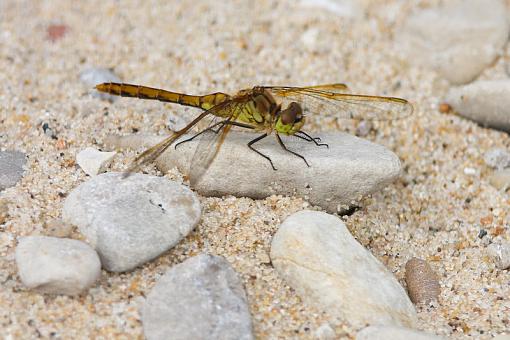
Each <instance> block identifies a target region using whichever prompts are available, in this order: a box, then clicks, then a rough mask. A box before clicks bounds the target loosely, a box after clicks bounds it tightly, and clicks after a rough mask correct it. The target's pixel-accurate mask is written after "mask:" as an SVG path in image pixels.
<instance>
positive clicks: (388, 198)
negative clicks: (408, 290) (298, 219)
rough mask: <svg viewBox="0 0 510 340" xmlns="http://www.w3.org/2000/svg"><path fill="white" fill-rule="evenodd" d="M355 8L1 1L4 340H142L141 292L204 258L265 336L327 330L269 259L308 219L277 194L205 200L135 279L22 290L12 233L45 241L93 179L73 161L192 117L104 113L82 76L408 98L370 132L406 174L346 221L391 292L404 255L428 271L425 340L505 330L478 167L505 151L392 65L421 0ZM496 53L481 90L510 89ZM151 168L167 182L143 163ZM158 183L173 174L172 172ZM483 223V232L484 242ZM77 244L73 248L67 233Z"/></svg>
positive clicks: (499, 214)
mask: <svg viewBox="0 0 510 340" xmlns="http://www.w3.org/2000/svg"><path fill="white" fill-rule="evenodd" d="M363 4H364V5H366V6H367V13H368V15H367V17H365V18H363V17H362V18H360V19H358V20H349V19H346V18H342V17H340V16H339V15H338V14H336V13H334V12H328V11H325V10H321V9H313V8H312V9H310V8H308V7H303V6H300V5H298V4H297V2H294V1H263V0H261V1H256V2H255V1H225V2H222V1H217V2H213V1H125V2H124V1H123V2H113V1H99V0H90V1H83V2H70V1H57V0H54V1H12V0H4V1H2V2H0V35H1V37H0V70H2V71H1V72H0V121H1V123H2V125H1V127H0V142H1V144H0V145H1V148H2V149H7V150H19V151H23V152H25V153H26V154H27V155H28V162H27V171H26V173H25V176H24V177H23V179H22V180H21V181H20V182H19V183H18V184H17V185H16V186H15V187H12V188H9V189H6V190H4V191H2V192H1V193H0V199H3V200H8V201H9V202H10V203H9V216H8V218H7V221H6V222H5V223H4V224H3V225H1V226H0V255H1V261H0V282H1V283H2V284H1V286H0V329H1V333H2V334H3V335H4V336H5V337H6V338H16V339H18V338H36V337H42V338H49V337H55V338H99V337H103V338H112V337H119V338H142V337H143V335H142V334H143V333H142V324H141V321H140V314H139V307H140V305H141V303H142V302H143V298H144V296H145V295H147V294H148V292H149V291H150V289H151V287H152V286H153V285H154V282H155V280H157V278H158V277H160V276H161V275H162V273H164V272H165V271H166V270H167V269H168V268H169V267H170V266H172V265H173V264H176V263H179V262H181V261H183V260H184V259H186V258H188V257H190V256H192V255H196V254H198V253H201V252H210V253H213V254H217V255H222V256H225V257H226V258H227V260H228V261H229V262H230V263H231V264H232V265H233V266H234V268H235V269H236V271H237V272H238V273H239V274H240V276H241V278H242V281H243V284H244V286H245V288H246V292H247V296H248V300H249V304H250V310H251V314H252V318H253V325H254V331H255V335H256V336H257V337H258V338H303V339H306V338H313V337H314V334H315V331H316V330H317V329H318V328H319V327H320V326H321V325H322V324H324V322H326V321H327V320H328V317H327V316H326V315H325V314H323V313H321V312H320V311H319V310H317V309H315V308H313V307H311V306H307V305H305V304H304V303H303V302H302V301H301V299H300V298H299V297H298V296H296V294H295V292H294V291H293V290H292V289H291V288H289V287H288V286H287V285H286V284H285V283H284V282H283V281H282V279H281V278H279V276H278V275H277V273H276V272H275V270H274V269H273V268H272V267H271V265H270V263H269V258H268V255H267V254H268V253H269V246H270V241H271V237H272V235H273V234H274V233H275V231H276V230H277V228H278V225H279V224H280V223H281V222H282V221H283V220H284V219H285V218H286V217H287V216H288V215H289V214H291V213H293V212H296V211H299V210H302V209H304V208H314V207H310V206H309V204H308V203H306V202H305V201H303V200H301V199H297V198H288V197H278V196H274V197H269V198H267V199H265V200H258V201H255V200H252V199H247V198H234V197H224V198H205V197H204V198H202V199H201V200H202V204H203V217H202V222H201V223H200V225H199V226H198V227H197V228H196V230H195V231H194V232H193V233H191V234H190V235H189V236H188V237H187V238H186V239H185V240H183V241H182V242H181V243H180V244H179V245H178V246H177V247H175V248H174V249H172V250H170V251H168V252H167V253H165V254H164V255H163V256H161V257H160V258H158V259H157V260H155V261H152V262H151V263H147V264H146V265H144V266H143V267H141V268H139V269H136V270H134V271H132V272H129V273H124V274H114V273H108V272H105V271H103V272H102V275H101V279H100V281H99V282H98V283H97V285H96V286H95V287H94V288H92V289H90V290H89V291H88V292H87V293H86V294H83V295H81V296H79V297H66V296H58V297H52V296H43V295H39V294H37V293H33V292H30V291H27V290H26V289H25V288H24V287H23V285H22V284H21V282H20V280H19V277H18V276H17V269H16V265H15V262H14V250H15V247H16V243H17V241H16V239H17V237H19V236H24V235H34V234H43V235H45V234H48V231H47V229H46V227H45V225H46V223H47V222H48V221H50V220H51V219H54V218H58V217H59V216H60V214H61V208H62V204H63V201H64V199H65V196H66V195H67V194H68V193H69V192H70V191H71V190H72V189H73V188H74V187H76V186H77V185H78V184H80V183H82V182H83V181H85V180H87V176H86V175H85V174H84V173H83V171H82V170H81V169H79V167H78V166H77V165H76V164H75V155H76V153H77V152H78V151H80V150H83V149H84V148H86V147H88V146H92V147H96V148H101V147H102V141H103V140H104V138H105V136H107V135H108V134H112V133H118V134H130V133H133V132H136V131H139V132H143V133H153V134H167V133H168V129H167V125H168V120H169V118H171V119H172V120H173V121H174V122H177V123H176V124H182V122H185V121H189V120H190V119H191V116H190V115H189V114H190V113H192V112H193V111H192V110H187V109H183V108H181V107H178V106H172V105H169V104H162V103H157V102H149V101H142V100H136V99H125V98H119V99H118V100H116V101H115V103H114V104H111V103H109V102H107V101H101V100H99V99H97V98H93V97H91V96H89V94H88V90H89V89H88V88H86V87H85V86H84V84H83V83H82V82H81V81H80V78H79V74H80V72H82V71H83V70H85V69H87V68H89V67H106V68H112V69H113V71H114V73H115V74H116V75H118V76H119V77H120V78H121V79H122V80H123V81H125V82H131V83H139V84H144V85H148V86H155V87H163V88H166V89H172V90H177V91H183V92H188V93H196V94H203V93H207V92H216V91H225V92H235V91H236V90H238V89H241V88H246V87H251V86H253V85H259V84H281V85H307V84H319V83H330V82H345V83H347V84H349V86H350V87H351V89H352V90H353V92H355V93H366V94H378V95H390V94H391V95H393V96H399V97H403V98H406V99H408V100H410V101H412V102H413V104H414V105H415V113H414V115H413V117H411V118H410V119H407V120H405V121H398V122H389V123H375V124H374V129H373V131H372V132H371V133H370V134H369V135H367V136H366V137H365V138H367V139H369V140H371V141H373V142H376V143H379V144H382V145H385V146H386V147H388V148H390V149H391V150H393V151H394V152H395V153H396V154H397V155H398V156H399V157H400V158H401V160H402V163H403V169H404V171H403V175H402V178H401V179H399V180H398V181H397V182H395V183H394V184H392V185H390V186H389V187H387V188H386V189H385V190H383V191H382V192H379V193H377V194H374V195H373V196H372V197H370V198H367V199H366V200H364V202H363V205H362V208H361V209H360V210H358V211H356V212H355V213H354V214H353V215H351V216H347V217H344V219H345V221H346V223H347V225H348V227H349V229H350V230H351V232H352V234H353V235H354V236H355V237H356V238H357V239H358V240H359V242H360V243H362V244H363V245H364V246H365V247H366V248H368V249H369V250H370V251H371V252H372V253H373V254H374V255H375V256H376V257H377V258H378V259H380V260H381V261H382V262H383V263H384V264H385V265H386V266H387V267H388V268H389V269H390V270H391V271H392V272H394V273H395V275H396V276H397V278H398V279H399V280H400V281H401V282H402V284H404V281H403V277H404V267H405V263H406V261H407V260H409V259H410V258H411V257H413V256H417V257H420V258H423V259H427V260H428V261H429V262H430V263H431V265H432V268H433V270H435V271H436V273H437V274H438V275H439V277H440V280H441V288H442V293H441V297H440V301H439V302H438V303H437V304H436V305H435V307H431V308H425V309H423V310H420V311H419V314H418V315H419V320H420V322H419V328H420V329H421V330H425V331H429V332H432V333H436V334H439V335H444V336H451V337H452V338H463V337H466V336H472V337H474V338H481V339H483V338H490V337H491V336H493V335H495V334H499V333H502V332H505V331H507V332H508V331H509V330H510V320H509V316H508V315H510V305H509V296H510V284H509V282H510V272H509V271H501V270H496V269H495V267H494V264H492V262H491V261H490V260H489V259H488V257H487V256H486V254H485V248H486V246H487V244H488V243H489V240H493V241H494V240H496V239H508V238H510V236H509V232H508V219H509V214H510V208H509V206H508V203H509V197H508V195H507V194H506V193H504V192H499V191H497V190H496V189H495V188H493V187H491V186H490V185H489V183H488V181H487V177H488V175H489V174H490V173H491V170H490V169H489V168H488V167H487V166H486V165H485V164H484V161H483V155H484V153H485V152H487V150H489V149H490V148H493V147H495V146H498V147H508V146H509V145H510V139H509V137H508V135H507V134H506V133H502V132H498V131H495V130H490V129H485V128H482V127H479V126H477V125H476V124H475V123H473V122H470V121H467V120H465V119H462V118H459V117H457V116H454V115H450V114H442V113H440V112H439V111H438V105H439V103H440V102H441V100H442V98H443V96H444V94H445V93H446V91H447V89H448V84H447V83H446V82H445V81H443V80H441V79H440V78H439V77H438V76H437V75H436V74H435V73H434V72H433V71H430V70H427V69H424V68H421V67H419V66H415V65H412V63H411V61H408V60H407V61H406V60H405V59H404V58H403V57H402V56H401V55H400V51H399V48H398V45H395V44H394V43H393V37H394V34H395V28H396V27H398V25H399V24H400V23H401V22H402V20H403V19H405V17H406V16H407V15H408V14H409V11H411V10H412V9H413V8H415V7H418V6H423V2H422V1H412V2H403V1H392V0H385V1H371V2H367V1H364V2H363ZM50 25H65V26H66V32H65V34H64V35H63V37H61V38H58V37H57V38H56V39H54V40H55V41H51V40H50V39H49V37H48V32H47V29H48V27H49V26H50ZM310 30H311V31H310ZM314 30H315V32H314ZM53 31H55V30H53ZM56 31H59V30H58V29H57V30H56ZM317 32H318V33H317ZM52 34H53V35H55V34H56V35H57V36H58V32H57V33H55V32H52ZM315 34H316V35H315ZM303 36H304V38H303ZM310 37H311V38H310ZM506 57H507V52H506V51H505V57H503V58H500V59H498V60H497V61H496V62H495V63H494V65H492V66H491V67H490V68H489V69H487V70H486V71H484V73H483V74H482V76H481V79H495V78H501V77H502V75H503V77H506V75H505V73H504V62H505V59H506ZM44 123H47V124H48V126H49V127H50V128H51V132H50V133H48V132H47V133H46V134H45V133H44V131H43V129H42V125H43V124H44ZM355 125H356V124H355V123H351V122H345V121H340V120H338V121H337V120H335V119H334V118H332V117H321V116H317V117H315V118H314V119H313V124H310V131H311V132H314V133H315V134H318V135H320V132H321V131H338V130H340V131H351V132H352V131H354V127H355ZM51 134H53V135H54V138H52V137H51ZM134 154H135V153H134V151H126V152H124V153H123V154H121V155H120V156H118V157H117V158H116V160H115V162H114V163H113V164H112V167H111V169H114V170H115V169H122V168H123V167H124V166H125V165H126V164H127V162H128V161H129V159H130V158H131V157H132V156H133V155H134ZM471 169H475V171H472V170H471ZM144 171H146V172H147V173H150V174H159V175H162V174H161V173H159V172H158V171H157V170H156V169H155V168H154V167H152V166H147V167H146V168H144ZM225 175H228V174H225ZM166 176H168V177H169V178H171V179H174V180H177V181H182V180H183V178H182V176H180V175H179V174H178V173H177V172H176V171H173V172H171V173H169V174H166ZM247 180H250V179H247ZM501 228H503V231H502V232H501V230H502V229H501ZM482 229H484V230H486V231H487V232H488V234H487V236H485V237H484V238H482V239H480V238H479V237H478V235H479V233H480V231H481V230H482ZM70 237H72V238H77V239H82V237H81V235H80V234H79V233H78V232H77V231H76V230H73V231H72V233H71V235H70ZM334 326H335V330H336V332H337V335H338V337H344V336H345V337H351V338H352V337H353V336H355V334H356V331H357V330H356V329H353V328H352V327H350V326H349V325H348V324H347V323H344V324H335V325H334Z"/></svg>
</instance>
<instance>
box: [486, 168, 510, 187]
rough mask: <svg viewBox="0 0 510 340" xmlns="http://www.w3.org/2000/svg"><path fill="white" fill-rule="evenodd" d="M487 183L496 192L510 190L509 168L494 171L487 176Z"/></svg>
mask: <svg viewBox="0 0 510 340" xmlns="http://www.w3.org/2000/svg"><path fill="white" fill-rule="evenodd" d="M489 183H490V184H491V185H492V186H493V187H495V188H496V189H498V190H504V191H506V190H508V188H510V168H508V169H503V170H498V171H494V173H493V174H492V175H490V176H489Z"/></svg>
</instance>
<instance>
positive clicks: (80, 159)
mask: <svg viewBox="0 0 510 340" xmlns="http://www.w3.org/2000/svg"><path fill="white" fill-rule="evenodd" d="M115 154H116V152H103V151H99V150H96V149H94V148H90V147H88V148H86V149H84V150H82V151H80V152H79V153H78V154H77V155H76V163H78V165H79V166H80V167H81V168H82V169H83V171H84V172H85V173H86V174H87V175H90V176H95V175H97V174H99V173H101V172H104V171H105V170H106V169H105V168H106V166H108V164H109V163H110V161H111V160H112V159H113V157H114V156H115Z"/></svg>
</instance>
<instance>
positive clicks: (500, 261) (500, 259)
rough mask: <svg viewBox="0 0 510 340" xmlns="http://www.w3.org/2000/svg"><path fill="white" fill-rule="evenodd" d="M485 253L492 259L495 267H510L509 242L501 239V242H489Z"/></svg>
mask: <svg viewBox="0 0 510 340" xmlns="http://www.w3.org/2000/svg"><path fill="white" fill-rule="evenodd" d="M487 254H488V255H489V257H490V258H491V259H492V260H493V261H494V264H495V265H496V268H498V269H508V268H510V243H509V242H507V241H502V242H501V243H491V244H490V245H489V246H488V247H487Z"/></svg>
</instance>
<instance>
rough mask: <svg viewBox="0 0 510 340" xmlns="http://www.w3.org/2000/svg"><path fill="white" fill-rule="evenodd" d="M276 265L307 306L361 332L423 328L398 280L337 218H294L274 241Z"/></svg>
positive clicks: (309, 215) (317, 214)
mask: <svg viewBox="0 0 510 340" xmlns="http://www.w3.org/2000/svg"><path fill="white" fill-rule="evenodd" d="M271 260H272V263H273V266H274V268H275V269H276V271H277V272H278V274H279V275H280V276H281V277H282V278H283V279H284V280H285V281H286V283H287V284H288V285H289V286H291V287H292V288H294V289H295V290H296V292H297V293H298V294H299V295H300V296H301V298H303V300H305V301H307V302H308V303H310V304H313V305H315V306H316V307H317V308H319V309H321V310H323V311H325V312H327V313H329V314H330V315H331V316H334V317H337V316H338V317H341V318H342V319H345V320H347V321H348V322H349V323H351V324H353V325H355V326H361V325H365V324H366V323H369V324H384V325H398V326H409V327H412V326H414V325H415V324H416V322H417V319H416V318H417V317H416V311H415V309H414V306H413V304H412V303H411V301H410V300H409V297H408V296H407V294H406V292H405V291H404V289H403V288H402V286H401V285H400V284H399V283H398V281H397V279H396V278H395V277H394V276H393V275H392V274H391V273H390V272H389V271H388V270H387V269H386V268H385V267H384V266H383V265H382V264H381V263H380V262H379V261H378V260H377V259H376V258H375V257H374V256H373V255H372V254H370V252H369V251H367V250H366V249H365V248H363V246H361V245H360V244H359V243H358V242H357V241H356V240H355V239H354V237H352V235H351V234H350V233H349V230H348V229H347V228H346V226H345V224H344V223H343V222H342V220H340V219H339V218H338V217H336V216H333V215H329V214H326V213H323V212H316V211H300V212H297V213H295V214H293V215H291V216H289V217H288V218H287V219H286V220H285V221H284V222H283V223H282V224H281V226H280V228H279V229H278V231H277V232H276V234H275V235H274V237H273V240H272V242H271Z"/></svg>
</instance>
